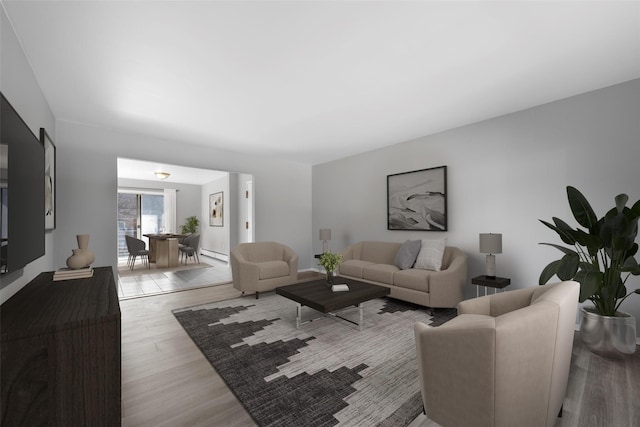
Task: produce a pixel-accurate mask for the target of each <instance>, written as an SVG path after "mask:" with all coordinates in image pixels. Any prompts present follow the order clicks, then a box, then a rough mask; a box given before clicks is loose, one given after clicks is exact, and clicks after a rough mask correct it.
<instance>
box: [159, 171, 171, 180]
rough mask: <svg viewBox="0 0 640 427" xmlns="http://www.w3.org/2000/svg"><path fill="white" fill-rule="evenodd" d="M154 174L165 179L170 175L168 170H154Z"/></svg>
mask: <svg viewBox="0 0 640 427" xmlns="http://www.w3.org/2000/svg"><path fill="white" fill-rule="evenodd" d="M155 174H156V178H158V179H167V178H169V175H171V174H170V173H169V172H155Z"/></svg>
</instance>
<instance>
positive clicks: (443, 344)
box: [414, 281, 580, 427]
mask: <svg viewBox="0 0 640 427" xmlns="http://www.w3.org/2000/svg"><path fill="white" fill-rule="evenodd" d="M579 293H580V285H579V284H578V283H577V282H573V281H567V282H559V283H555V284H549V285H544V286H532V287H529V288H524V289H516V290H513V291H508V292H503V293H498V294H495V295H488V296H484V297H480V298H475V299H470V300H466V301H462V302H461V303H460V304H458V314H459V315H458V317H456V318H454V319H452V320H450V321H448V322H447V323H445V324H443V325H442V326H440V327H437V328H432V327H429V326H427V325H425V324H424V323H421V322H418V323H416V324H415V326H414V329H415V337H416V350H417V358H418V371H419V372H420V381H421V386H422V398H423V403H424V408H425V410H426V413H427V416H428V417H429V419H431V420H432V421H434V422H436V423H438V424H441V425H444V426H452V427H455V426H464V427H474V426H477V427H489V426H502V427H510V426H519V427H520V426H522V427H527V426H530V427H539V426H547V427H553V426H554V425H555V424H556V419H557V416H558V414H559V413H560V411H561V408H562V405H563V402H564V398H565V394H566V391H567V381H568V378H569V369H570V366H571V350H572V347H573V336H574V328H575V324H576V311H577V307H578V294H579Z"/></svg>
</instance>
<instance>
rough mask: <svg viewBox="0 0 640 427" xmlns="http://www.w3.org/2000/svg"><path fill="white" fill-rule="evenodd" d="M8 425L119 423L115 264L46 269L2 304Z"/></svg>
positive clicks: (3, 415) (3, 416)
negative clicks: (71, 270) (57, 276)
mask: <svg viewBox="0 0 640 427" xmlns="http://www.w3.org/2000/svg"><path fill="white" fill-rule="evenodd" d="M0 318H1V323H0V331H1V335H2V342H1V348H0V352H1V354H2V356H1V359H2V366H1V372H0V374H1V375H2V377H1V381H0V382H1V384H2V386H1V392H2V412H1V413H0V415H1V420H2V421H1V422H0V424H1V425H2V426H3V427H9V426H45V425H46V426H65V427H66V426H109V427H111V426H119V425H120V424H121V422H120V416H121V409H120V408H121V407H120V402H121V400H120V399H121V397H120V391H121V388H120V387H121V386H120V364H121V360H120V306H119V304H118V294H117V292H116V286H115V282H114V279H113V271H112V268H111V267H98V268H95V269H94V275H93V277H92V278H87V279H74V280H65V281H58V282H54V281H53V272H47V273H41V274H40V275H39V276H37V277H36V278H35V279H34V280H32V281H31V283H29V284H27V285H26V286H25V287H24V288H22V289H21V290H20V291H18V293H16V294H15V295H14V296H13V297H11V298H9V300H8V301H6V302H5V303H4V304H2V306H0Z"/></svg>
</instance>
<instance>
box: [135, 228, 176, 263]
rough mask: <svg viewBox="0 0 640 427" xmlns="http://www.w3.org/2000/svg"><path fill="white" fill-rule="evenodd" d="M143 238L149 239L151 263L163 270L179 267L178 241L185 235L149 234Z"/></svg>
mask: <svg viewBox="0 0 640 427" xmlns="http://www.w3.org/2000/svg"><path fill="white" fill-rule="evenodd" d="M143 236H144V237H147V238H148V239H149V262H152V263H155V264H156V267H162V268H168V267H177V266H178V264H179V263H180V262H179V260H178V255H179V249H178V239H180V238H183V237H185V235H184V234H175V233H159V234H155V233H149V234H143Z"/></svg>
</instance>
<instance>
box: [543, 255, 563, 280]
mask: <svg viewBox="0 0 640 427" xmlns="http://www.w3.org/2000/svg"><path fill="white" fill-rule="evenodd" d="M561 262H562V260H556V261H553V262H552V263H550V264H549V265H547V266H546V267H545V268H544V270H542V273H540V278H539V279H538V284H540V285H544V284H545V283H547V282H548V281H549V280H550V279H551V278H552V277H553V276H555V275H556V272H557V271H558V267H559V266H560V263H561Z"/></svg>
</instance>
